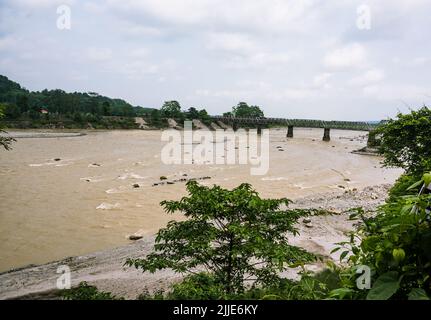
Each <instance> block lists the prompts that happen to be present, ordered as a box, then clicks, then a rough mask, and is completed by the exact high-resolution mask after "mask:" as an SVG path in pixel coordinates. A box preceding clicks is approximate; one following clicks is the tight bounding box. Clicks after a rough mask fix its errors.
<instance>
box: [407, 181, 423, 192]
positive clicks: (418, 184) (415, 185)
mask: <svg viewBox="0 0 431 320" xmlns="http://www.w3.org/2000/svg"><path fill="white" fill-rule="evenodd" d="M422 182H423V180H419V181H417V182H415V183H413V184H412V185H411V186H410V187H408V188H407V191H408V190H412V189H415V188H417V187H419V186H420V185H421V184H422Z"/></svg>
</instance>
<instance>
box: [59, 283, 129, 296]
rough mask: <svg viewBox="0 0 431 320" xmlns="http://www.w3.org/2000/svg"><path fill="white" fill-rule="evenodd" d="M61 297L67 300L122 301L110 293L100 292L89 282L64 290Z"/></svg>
mask: <svg viewBox="0 0 431 320" xmlns="http://www.w3.org/2000/svg"><path fill="white" fill-rule="evenodd" d="M61 296H62V298H63V299H65V300H121V299H123V298H119V297H116V296H114V295H112V294H111V293H110V292H103V291H99V290H98V289H97V288H96V287H95V286H91V285H89V284H88V283H87V282H85V281H84V282H81V283H80V284H79V285H78V286H77V287H75V288H71V289H68V290H64V291H62V292H61Z"/></svg>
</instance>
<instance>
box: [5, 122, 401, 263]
mask: <svg viewBox="0 0 431 320" xmlns="http://www.w3.org/2000/svg"><path fill="white" fill-rule="evenodd" d="M86 133H87V134H86V135H83V136H76V137H67V136H66V137H58V138H41V137H40V132H38V134H39V135H37V137H36V138H29V137H28V136H32V135H34V133H32V132H28V131H25V132H23V131H21V132H19V133H15V134H18V135H21V136H26V137H25V138H18V139H17V142H16V143H15V144H14V146H13V147H14V148H13V150H12V151H10V152H6V151H1V152H0V252H1V255H0V271H5V270H8V269H11V268H17V267H21V266H24V265H28V264H40V263H45V262H48V261H52V260H57V259H61V258H64V257H67V256H72V255H80V254H85V253H89V252H92V251H96V250H102V249H107V248H112V247H116V246H119V245H122V244H126V243H128V242H130V240H128V236H129V235H130V234H134V233H138V234H143V235H145V234H151V233H154V232H156V231H157V230H158V229H159V228H160V227H163V226H164V225H165V224H166V223H167V222H168V221H169V220H171V219H182V216H181V215H180V214H174V215H167V214H165V213H164V212H163V210H162V208H161V207H160V205H159V203H160V201H162V200H165V199H179V198H181V197H182V196H184V195H185V194H186V190H185V183H184V182H176V183H175V184H172V185H161V186H153V184H154V183H156V182H160V177H161V176H166V177H167V178H168V180H178V179H181V178H184V177H185V175H187V178H200V177H206V176H208V177H211V179H208V180H202V181H201V183H203V184H206V185H212V184H218V185H222V186H224V187H228V188H232V187H235V186H237V185H239V184H240V183H242V182H249V183H251V184H252V185H253V186H254V187H255V188H256V190H257V191H258V192H260V194H261V195H262V196H264V197H287V198H291V199H296V198H300V197H303V196H308V195H312V194H313V193H317V192H319V193H321V192H327V191H333V190H340V189H342V188H346V189H353V188H362V187H365V186H368V185H377V184H381V183H392V182H393V181H394V180H395V179H396V178H397V177H398V176H399V174H400V170H397V169H382V168H381V167H380V164H379V162H380V159H379V158H378V157H374V156H363V155H356V154H352V153H351V151H352V150H355V149H358V148H360V147H362V146H364V145H365V140H364V139H360V138H359V137H360V136H361V135H362V136H363V135H364V134H365V133H364V132H357V131H341V130H331V138H332V140H331V142H329V143H328V142H323V141H322V135H323V130H322V129H297V128H295V137H294V138H293V139H286V138H285V135H286V129H281V130H279V129H272V130H271V134H270V148H269V150H270V152H269V159H270V162H269V171H268V173H267V174H266V175H264V176H251V175H250V168H249V166H248V165H215V164H213V165H201V166H197V165H165V164H163V163H162V161H161V160H160V154H161V149H162V146H163V143H162V142H161V132H160V131H138V130H136V131H134V130H133V131H88V132H86ZM277 147H279V148H277ZM279 149H282V150H283V151H280V150H279ZM56 160H57V161H56ZM135 184H138V185H139V188H136V187H134V185H135Z"/></svg>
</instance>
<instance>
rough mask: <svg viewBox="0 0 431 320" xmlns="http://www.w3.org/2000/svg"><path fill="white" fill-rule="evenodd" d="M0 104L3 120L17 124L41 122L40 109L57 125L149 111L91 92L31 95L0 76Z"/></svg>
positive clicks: (37, 92)
mask: <svg viewBox="0 0 431 320" xmlns="http://www.w3.org/2000/svg"><path fill="white" fill-rule="evenodd" d="M0 103H4V104H6V106H7V107H6V109H5V110H4V113H5V115H6V120H13V121H21V122H22V120H33V121H42V120H45V115H43V114H41V113H40V110H41V109H47V110H48V111H49V113H50V114H52V115H54V118H58V119H61V120H59V121H74V119H75V116H76V115H77V114H80V116H81V117H82V115H85V114H91V115H92V116H94V117H96V118H97V117H102V116H113V117H135V116H142V115H147V114H149V113H150V112H151V110H152V109H149V108H142V107H134V106H132V105H130V104H129V103H127V102H126V101H124V100H121V99H111V98H108V97H105V96H101V95H99V94H97V93H94V92H89V93H79V92H73V93H67V92H65V91H63V90H59V89H56V90H46V89H45V90H43V91H35V92H31V91H28V90H26V89H24V88H22V87H21V86H20V85H19V84H18V83H15V82H13V81H11V80H9V79H8V78H7V77H5V76H1V75H0ZM76 117H79V116H76ZM98 122H100V121H98ZM100 123H101V122H100ZM36 125H37V124H36ZM133 127H135V126H133Z"/></svg>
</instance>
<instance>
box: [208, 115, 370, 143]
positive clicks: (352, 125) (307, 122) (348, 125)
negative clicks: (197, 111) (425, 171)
mask: <svg viewBox="0 0 431 320" xmlns="http://www.w3.org/2000/svg"><path fill="white" fill-rule="evenodd" d="M211 118H212V120H213V121H216V122H217V121H220V122H223V123H225V124H229V125H230V126H232V128H233V130H237V129H238V128H239V127H241V126H253V127H257V132H258V133H259V134H260V133H261V132H262V128H264V127H267V126H268V125H281V126H286V127H287V133H286V137H288V138H293V128H294V127H300V128H323V141H330V140H331V137H330V131H331V129H344V130H361V131H372V130H373V129H375V128H376V127H377V124H376V123H369V122H358V121H356V122H355V121H323V120H311V119H285V118H263V117H262V118H242V117H228V116H212V117H211Z"/></svg>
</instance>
